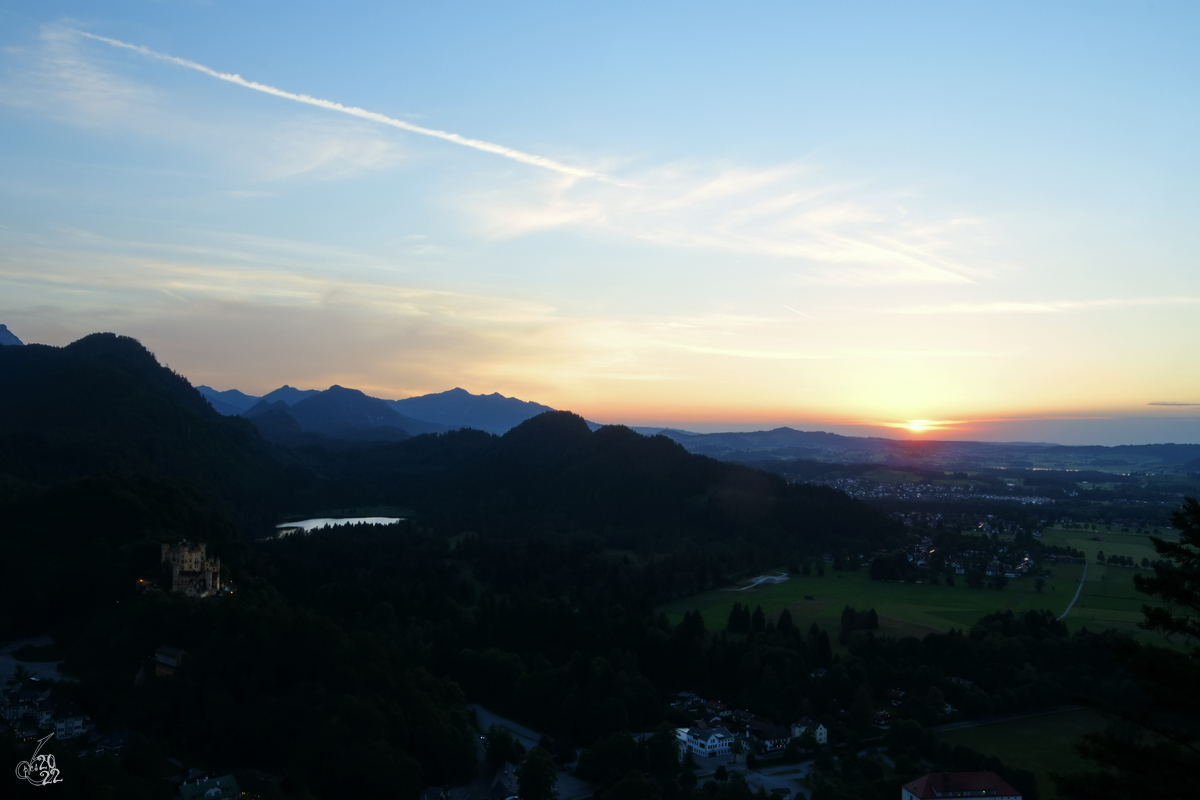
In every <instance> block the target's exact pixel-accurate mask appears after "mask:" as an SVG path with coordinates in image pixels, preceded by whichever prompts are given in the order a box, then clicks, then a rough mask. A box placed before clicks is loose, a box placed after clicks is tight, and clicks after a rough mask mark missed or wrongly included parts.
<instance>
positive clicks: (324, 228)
mask: <svg viewBox="0 0 1200 800" xmlns="http://www.w3.org/2000/svg"><path fill="white" fill-rule="evenodd" d="M456 8H457V7H456ZM469 8H470V13H462V9H458V10H455V8H450V7H442V6H440V5H437V4H427V5H416V6H409V5H406V6H404V7H396V8H385V9H375V10H374V11H373V12H372V14H373V18H372V20H373V21H372V23H371V24H370V25H366V26H364V25H363V24H362V21H361V20H360V19H358V18H357V17H356V16H355V15H352V14H346V13H343V12H342V11H337V10H335V9H333V8H332V7H327V6H324V5H322V4H309V3H300V4H297V9H296V11H297V13H296V14H294V17H295V18H294V19H291V20H288V21H285V22H281V20H280V19H279V18H278V16H277V15H276V14H275V13H273V12H271V11H269V10H268V9H267V8H266V7H263V8H259V7H257V6H239V5H231V4H223V3H217V4H215V5H213V6H212V7H209V5H208V4H196V5H191V4H174V3H166V4H152V5H149V6H146V5H143V4H137V3H127V2H118V3H114V4H106V5H105V6H104V7H103V8H100V7H96V6H94V5H93V4H84V3H79V2H67V1H65V0H64V1H63V2H59V1H58V0H54V2H49V3H45V2H38V3H33V2H28V0H17V2H13V3H8V4H6V6H5V8H4V9H2V10H0V31H2V33H0V42H2V44H3V46H4V47H3V50H2V51H0V118H2V119H3V126H2V127H0V130H2V131H3V132H2V133H0V142H3V147H2V148H0V171H2V174H3V176H4V179H3V181H0V198H2V200H0V202H2V204H3V205H2V207H3V209H4V213H3V217H2V218H0V322H2V323H6V324H7V325H8V326H9V328H11V329H12V330H13V331H14V332H15V333H16V334H17V335H19V336H20V337H21V338H22V339H23V340H24V341H25V342H27V343H29V342H37V343H45V344H51V345H65V344H67V343H69V342H71V341H74V340H76V339H78V338H80V337H82V336H84V335H86V334H88V333H91V332H94V331H100V330H104V331H114V332H117V333H122V334H126V335H130V336H133V337H135V338H137V339H139V340H140V341H141V342H143V343H144V344H145V345H146V347H147V348H149V349H150V350H151V351H153V352H154V353H155V354H156V355H157V356H158V357H159V359H160V360H162V361H163V362H164V363H168V364H170V366H171V367H172V368H173V369H174V370H176V371H177V372H179V373H181V374H183V375H185V376H186V377H187V378H188V379H189V380H190V381H191V382H192V383H193V384H195V385H200V384H207V385H209V386H213V387H215V388H217V389H221V390H224V389H239V390H241V391H244V392H247V393H251V394H264V393H266V392H269V391H271V390H272V389H275V388H277V387H279V386H281V385H284V384H288V385H291V386H296V387H301V388H316V389H324V388H326V387H328V386H330V385H333V384H338V385H342V386H347V387H354V388H357V389H361V390H362V391H364V392H367V393H368V394H370V395H372V396H375V397H380V398H385V399H400V398H405V397H411V396H415V395H421V394H426V393H432V392H441V391H444V390H447V389H450V388H453V387H462V388H464V389H467V390H468V391H470V392H474V393H481V394H482V393H491V392H499V393H501V394H503V395H506V396H515V397H519V398H521V399H523V400H531V401H536V402H539V403H544V404H546V405H549V406H552V407H554V408H559V409H566V410H571V411H574V412H576V413H579V414H581V415H583V416H584V417H586V418H587V419H589V420H593V421H597V422H606V423H608V422H611V423H624V424H630V425H644V426H666V427H679V428H684V429H687V430H697V431H714V430H754V429H763V428H768V427H779V426H790V427H796V428H800V429H804V430H828V431H831V432H838V433H845V434H849V435H858V436H885V437H892V438H908V439H920V440H929V439H942V438H945V439H979V440H989V441H1038V442H1058V443H1079V444H1086V443H1094V444H1132V443H1145V442H1168V441H1170V442H1200V370H1197V369H1196V367H1195V349H1196V341H1197V334H1200V269H1198V268H1197V264H1198V258H1200V233H1198V232H1197V230H1198V229H1197V226H1196V225H1195V219H1197V218H1198V217H1200V208H1198V205H1200V198H1198V197H1197V195H1196V192H1195V191H1194V186H1195V184H1196V182H1197V179H1198V178H1200V175H1198V174H1197V173H1198V171H1200V149H1198V148H1197V147H1196V141H1197V140H1198V138H1197V137H1198V136H1200V63H1198V62H1200V49H1197V48H1196V47H1195V43H1196V41H1197V40H1198V37H1200V7H1197V6H1195V5H1191V4H1186V3H1166V4H1161V5H1159V6H1156V7H1155V8H1154V10H1150V9H1149V8H1142V7H1140V6H1139V7H1134V6H1126V5H1124V4H1118V3H1097V4H1074V3H1065V4H1055V5H1054V6H1049V7H1048V6H1045V5H1043V4H1038V3H1011V4H1003V5H997V6H984V5H969V6H963V5H961V4H954V3H933V4H923V5H920V6H904V5H896V4H889V3H864V4H854V5H839V4H833V5H828V4H824V5H823V4H810V3H797V4H765V5H761V6H756V7H754V8H753V9H747V8H734V7H732V6H730V7H721V6H707V5H706V6H703V7H697V8H695V9H692V7H690V6H677V5H670V4H665V5H654V4H652V5H650V6H644V5H642V4H619V5H618V6H611V7H604V8H599V7H597V8H582V7H560V6H553V5H548V6H542V5H537V6H532V5H524V6H523V5H518V6H516V7H512V8H509V7H499V6H489V5H469ZM684 9H689V11H688V13H684V11H683V10H684ZM300 10H303V13H298V12H299V11H300ZM1084 11H1086V12H1087V13H1083V12H1084ZM635 19H636V24H633V23H632V20H635Z"/></svg>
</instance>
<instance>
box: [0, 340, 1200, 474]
mask: <svg viewBox="0 0 1200 800" xmlns="http://www.w3.org/2000/svg"><path fill="white" fill-rule="evenodd" d="M118 338H119V339H121V340H124V337H118ZM97 341H99V340H97V339H95V338H94V337H87V338H85V339H82V340H80V342H77V343H76V344H74V345H71V346H70V348H66V349H64V353H65V352H67V351H68V350H72V349H74V351H75V352H78V351H79V350H83V349H87V348H88V347H90V346H92V345H93V344H94V343H95V342H97ZM84 343H92V344H84ZM21 344H22V342H21V340H20V339H18V338H17V337H16V336H15V335H14V334H13V333H12V332H11V331H9V330H8V328H7V327H6V326H4V325H0V345H21ZM30 347H32V348H34V349H35V350H36V349H37V348H41V347H43V345H31V346H30ZM25 349H27V348H26V347H20V348H16V347H14V348H13V350H25ZM131 352H132V351H131ZM196 389H197V390H198V391H199V394H200V395H201V396H202V397H203V398H204V400H206V401H207V403H208V405H210V406H211V407H212V408H213V409H214V410H215V411H217V412H218V413H219V414H221V415H223V416H227V417H235V416H236V417H243V418H245V419H247V420H249V422H250V423H252V425H253V427H254V428H255V429H257V431H258V433H259V435H260V436H261V437H262V438H263V439H266V440H267V441H269V442H272V443H274V444H278V445H284V446H306V445H323V446H327V447H346V446H354V445H355V444H356V443H357V444H361V443H366V442H398V441H403V440H405V439H408V438H410V437H412V436H419V435H421V434H427V433H445V432H447V431H451V430H456V429H460V428H473V429H476V430H480V431H485V432H488V433H494V434H503V433H506V432H507V431H509V430H511V429H513V428H514V427H516V426H517V425H519V424H521V423H522V422H524V421H526V420H528V419H531V418H532V417H535V416H538V415H539V414H543V413H545V412H547V411H553V410H554V409H552V408H551V407H550V406H546V405H543V404H541V403H535V402H530V401H526V400H521V399H518V398H516V397H505V396H503V395H501V394H499V393H492V394H472V393H470V392H468V391H466V390H465V389H461V388H455V389H451V390H449V391H445V392H439V393H435V394H427V395H422V396H419V397H409V398H405V399H402V400H386V399H381V398H375V397H371V396H369V395H367V394H365V393H363V392H361V391H359V390H357V389H350V388H346V387H342V386H331V387H330V388H328V389H326V390H324V391H320V390H317V389H297V388H295V387H292V386H288V385H284V386H281V387H279V388H278V389H275V390H274V391H271V392H268V393H267V394H265V395H261V396H256V395H250V394H246V393H244V392H241V391H238V390H237V389H229V390H225V391H218V390H216V389H213V388H212V387H210V386H198V387H196ZM587 424H588V425H589V427H591V428H592V429H593V430H596V429H598V428H600V427H601V426H600V425H599V424H597V423H594V422H589V423H587ZM632 430H634V431H635V432H637V433H640V434H643V435H647V436H653V435H657V434H662V435H665V436H667V437H668V438H670V439H672V440H674V441H675V442H677V443H679V444H681V445H682V446H683V447H684V448H685V449H686V450H688V452H691V453H694V454H697V455H706V456H710V457H712V458H717V459H720V460H723V461H737V462H742V463H755V462H780V461H783V462H793V461H798V462H804V461H811V462H823V463H834V464H884V465H907V466H913V467H923V468H927V469H935V470H936V469H940V470H956V471H971V470H978V469H987V468H1000V469H1057V470H1064V469H1065V470H1070V469H1086V470H1099V471H1108V472H1124V473H1128V472H1162V471H1200V444H1145V445H1121V446H1116V447H1105V446H1099V445H1093V446H1069V445H1057V444H1047V443H1029V442H972V441H937V440H901V439H887V438H884V437H858V436H843V435H840V434H835V433H828V432H823V431H800V430H796V429H794V428H788V427H782V428H775V429H772V430H764V431H752V432H723V433H694V432H691V431H685V430H678V429H671V428H655V427H635V428H632Z"/></svg>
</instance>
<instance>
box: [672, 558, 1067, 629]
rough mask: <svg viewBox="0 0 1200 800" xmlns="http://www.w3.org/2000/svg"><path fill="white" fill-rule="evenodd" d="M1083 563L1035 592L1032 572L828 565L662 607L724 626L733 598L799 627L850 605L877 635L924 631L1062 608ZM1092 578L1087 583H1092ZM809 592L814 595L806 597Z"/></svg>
mask: <svg viewBox="0 0 1200 800" xmlns="http://www.w3.org/2000/svg"><path fill="white" fill-rule="evenodd" d="M1082 572H1083V565H1082V564H1056V565H1054V567H1053V574H1052V576H1051V577H1049V578H1047V579H1046V588H1045V591H1044V592H1042V593H1041V594H1038V593H1037V592H1036V591H1035V590H1034V586H1033V578H1021V579H1018V580H1014V581H1011V582H1010V583H1009V586H1008V588H1007V589H1004V590H1001V591H996V590H993V589H969V588H967V586H966V584H965V582H964V581H963V580H962V576H958V578H959V580H958V581H956V584H957V585H955V586H945V585H939V586H928V585H924V584H912V583H898V582H892V581H873V580H871V579H870V578H869V577H868V575H867V571H866V570H865V569H860V570H854V571H851V572H834V571H833V570H827V571H826V573H825V575H824V576H823V577H817V576H816V575H793V576H791V579H790V580H788V581H787V582H786V583H781V584H771V585H764V586H761V587H758V588H755V589H749V590H746V591H733V590H731V589H718V590H715V591H711V592H705V593H704V594H700V595H696V596H694V597H689V598H686V599H683V600H677V601H674V602H672V603H668V604H666V605H664V606H663V607H662V608H661V610H662V611H663V612H665V613H666V614H667V617H668V618H669V619H671V620H672V621H676V622H677V621H678V620H680V619H682V617H683V614H684V612H685V611H689V610H693V609H698V610H699V611H700V612H701V613H702V614H703V616H704V624H705V626H706V627H707V628H708V629H709V630H724V629H725V623H726V621H727V620H728V618H729V612H730V610H731V609H732V608H733V604H734V603H741V604H743V605H747V604H748V605H750V606H751V607H753V606H760V605H761V606H762V608H763V611H764V612H766V614H767V616H768V618H771V619H773V618H775V617H777V616H778V615H779V612H780V611H782V610H783V609H784V608H787V609H788V610H789V611H790V612H791V614H792V619H793V621H794V622H795V623H796V624H797V625H803V626H805V627H807V626H808V625H810V624H811V623H812V622H814V621H815V622H816V623H817V624H818V625H820V626H821V627H824V628H834V627H836V626H837V625H838V623H839V620H840V617H841V613H842V608H843V607H845V606H847V605H850V606H854V607H855V608H857V609H859V610H860V611H865V610H866V609H868V608H874V609H875V611H876V613H877V614H878V615H879V626H880V633H881V634H885V635H891V636H917V637H921V636H924V635H926V634H928V633H933V632H937V631H948V630H950V629H951V628H969V627H970V626H971V625H973V624H974V623H975V622H976V621H978V620H979V618H980V617H982V616H983V615H984V614H987V613H989V612H991V611H996V610H1004V609H1012V610H1013V611H1014V612H1017V611H1027V610H1029V609H1036V610H1041V609H1049V610H1051V611H1053V612H1054V613H1055V614H1056V615H1057V614H1061V613H1062V612H1063V610H1064V609H1065V608H1066V607H1067V604H1068V603H1069V602H1070V601H1071V597H1072V596H1073V595H1074V594H1075V588H1076V584H1077V581H1078V578H1079V575H1080V574H1081V573H1082ZM1089 583H1090V582H1089ZM806 595H811V596H812V597H813V599H812V600H806V599H805V596H806Z"/></svg>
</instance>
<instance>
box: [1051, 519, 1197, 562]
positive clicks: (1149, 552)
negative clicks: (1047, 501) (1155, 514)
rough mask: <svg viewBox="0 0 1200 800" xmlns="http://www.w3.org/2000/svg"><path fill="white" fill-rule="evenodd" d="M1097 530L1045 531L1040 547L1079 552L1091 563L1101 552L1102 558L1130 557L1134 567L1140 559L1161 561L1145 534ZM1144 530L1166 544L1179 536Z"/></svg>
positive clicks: (1171, 531) (1110, 528)
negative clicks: (1067, 548) (1051, 546)
mask: <svg viewBox="0 0 1200 800" xmlns="http://www.w3.org/2000/svg"><path fill="white" fill-rule="evenodd" d="M1096 528H1097V530H1094V531H1091V530H1068V529H1065V528H1047V529H1045V530H1043V531H1042V543H1043V544H1048V545H1056V546H1058V547H1073V548H1075V549H1076V550H1082V551H1083V553H1084V555H1085V556H1086V557H1087V558H1088V560H1089V561H1094V560H1095V559H1096V554H1097V553H1098V552H1099V551H1103V552H1104V555H1105V556H1110V555H1118V556H1129V557H1130V558H1132V559H1133V560H1134V561H1135V562H1136V563H1137V564H1141V563H1142V559H1143V558H1148V559H1150V560H1151V561H1156V560H1158V559H1159V558H1160V556H1159V555H1158V553H1157V552H1155V550H1154V545H1153V544H1152V543H1151V542H1150V538H1149V535H1148V534H1145V533H1133V531H1134V530H1136V529H1135V528H1130V529H1129V531H1130V532H1129V533H1122V532H1121V531H1122V529H1121V528H1118V527H1116V526H1108V525H1097V526H1096ZM1143 530H1150V531H1152V532H1153V535H1154V536H1158V537H1159V538H1162V539H1167V540H1174V539H1176V538H1178V536H1179V532H1178V531H1176V530H1174V529H1173V528H1153V529H1151V528H1143ZM1098 540H1099V541H1098Z"/></svg>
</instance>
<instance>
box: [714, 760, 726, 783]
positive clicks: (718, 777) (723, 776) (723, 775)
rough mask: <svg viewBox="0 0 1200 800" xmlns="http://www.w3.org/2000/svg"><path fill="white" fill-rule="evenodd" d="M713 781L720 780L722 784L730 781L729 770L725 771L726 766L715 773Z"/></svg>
mask: <svg viewBox="0 0 1200 800" xmlns="http://www.w3.org/2000/svg"><path fill="white" fill-rule="evenodd" d="M713 779H714V780H718V781H720V782H721V783H724V782H725V781H727V780H729V770H727V769H725V765H724V764H721V765H719V766H718V767H717V768H716V769H715V770H714V771H713Z"/></svg>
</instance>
